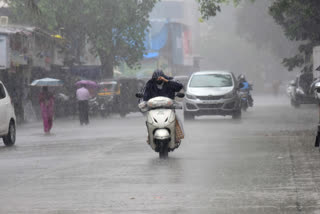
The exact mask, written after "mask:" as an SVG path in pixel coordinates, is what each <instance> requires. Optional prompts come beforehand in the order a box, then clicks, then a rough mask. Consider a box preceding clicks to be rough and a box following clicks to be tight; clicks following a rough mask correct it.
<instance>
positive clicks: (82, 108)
mask: <svg viewBox="0 0 320 214" xmlns="http://www.w3.org/2000/svg"><path fill="white" fill-rule="evenodd" d="M76 96H77V100H78V107H79V119H80V125H83V124H86V125H88V124H89V103H88V101H89V99H90V92H89V90H88V89H87V88H86V86H85V85H81V86H80V88H79V89H78V90H77V92H76Z"/></svg>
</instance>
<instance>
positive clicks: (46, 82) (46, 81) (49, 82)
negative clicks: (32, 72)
mask: <svg viewBox="0 0 320 214" xmlns="http://www.w3.org/2000/svg"><path fill="white" fill-rule="evenodd" d="M62 85H63V82H62V81H61V80H59V79H52V78H43V79H38V80H34V81H33V82H32V83H31V86H39V87H43V86H62Z"/></svg>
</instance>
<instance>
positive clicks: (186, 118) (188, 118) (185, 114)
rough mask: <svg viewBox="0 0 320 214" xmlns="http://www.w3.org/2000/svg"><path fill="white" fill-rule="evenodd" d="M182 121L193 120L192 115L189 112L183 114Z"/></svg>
mask: <svg viewBox="0 0 320 214" xmlns="http://www.w3.org/2000/svg"><path fill="white" fill-rule="evenodd" d="M183 116H184V120H194V114H193V113H191V112H187V111H184V112H183Z"/></svg>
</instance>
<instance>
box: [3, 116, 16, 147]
mask: <svg viewBox="0 0 320 214" xmlns="http://www.w3.org/2000/svg"><path fill="white" fill-rule="evenodd" d="M15 142H16V126H15V124H14V122H13V121H11V122H10V124H9V131H8V134H7V135H6V136H4V137H3V143H4V145H6V146H13V145H14V143H15Z"/></svg>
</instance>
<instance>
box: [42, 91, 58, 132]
mask: <svg viewBox="0 0 320 214" xmlns="http://www.w3.org/2000/svg"><path fill="white" fill-rule="evenodd" d="M39 103H40V108H41V115H42V120H43V127H44V132H45V134H50V130H51V128H52V124H53V114H54V96H53V94H52V93H51V92H49V90H48V87H47V86H44V87H42V91H41V93H40V95H39Z"/></svg>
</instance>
